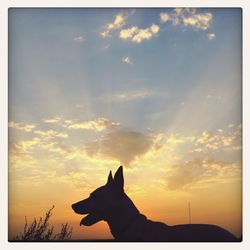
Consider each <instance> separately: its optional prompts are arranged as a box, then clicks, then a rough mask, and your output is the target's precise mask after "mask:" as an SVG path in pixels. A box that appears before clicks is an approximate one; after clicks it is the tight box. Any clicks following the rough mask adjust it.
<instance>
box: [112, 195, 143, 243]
mask: <svg viewBox="0 0 250 250" xmlns="http://www.w3.org/2000/svg"><path fill="white" fill-rule="evenodd" d="M139 216H141V214H140V212H139V210H138V209H137V208H136V206H135V205H134V203H133V202H132V201H131V199H130V198H129V197H128V196H127V195H126V194H125V193H124V194H123V196H122V198H121V201H120V202H119V205H118V206H117V209H115V211H112V214H110V215H109V217H108V219H107V223H108V225H109V228H110V231H111V233H112V235H113V236H114V237H115V238H116V239H117V238H120V236H121V235H122V234H123V233H124V232H125V231H126V230H127V229H128V227H129V226H130V224H132V223H133V222H134V220H136V219H137V217H139Z"/></svg>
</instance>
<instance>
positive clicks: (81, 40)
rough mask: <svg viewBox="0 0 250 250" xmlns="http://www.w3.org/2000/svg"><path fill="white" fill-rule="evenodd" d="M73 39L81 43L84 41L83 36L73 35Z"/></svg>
mask: <svg viewBox="0 0 250 250" xmlns="http://www.w3.org/2000/svg"><path fill="white" fill-rule="evenodd" d="M74 41H75V42H76V43H82V42H84V38H83V36H75V37H74Z"/></svg>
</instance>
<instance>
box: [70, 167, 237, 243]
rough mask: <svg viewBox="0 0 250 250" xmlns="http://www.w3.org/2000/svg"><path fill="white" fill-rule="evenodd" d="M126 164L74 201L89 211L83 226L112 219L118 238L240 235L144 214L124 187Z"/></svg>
mask: <svg viewBox="0 0 250 250" xmlns="http://www.w3.org/2000/svg"><path fill="white" fill-rule="evenodd" d="M123 186H124V179H123V169H122V166H120V167H119V169H118V170H117V171H116V173H115V175H114V178H113V177H112V173H111V171H110V173H109V176H108V181H107V183H106V185H104V186H101V187H99V188H97V189H96V190H95V191H94V192H92V193H91V194H90V196H89V197H88V198H87V199H84V200H82V201H79V202H77V203H75V204H73V205H72V208H73V210H74V211H75V212H76V213H78V214H88V215H87V216H86V217H84V218H83V219H82V220H81V222H80V226H81V225H84V226H91V225H93V224H95V223H97V222H98V221H101V220H104V221H106V222H107V223H108V225H109V227H110V230H111V233H112V235H113V236H114V238H115V240H117V241H170V242H229V241H238V239H237V238H236V237H235V236H234V235H233V234H231V233H230V232H228V231H226V230H225V229H223V228H221V227H218V226H215V225H207V224H184V225H175V226H168V225H166V224H164V223H161V222H155V221H151V220H148V219H147V218H146V216H144V215H142V214H140V212H139V211H138V209H137V208H136V207H135V205H134V204H133V202H132V201H131V200H130V198H129V197H128V196H127V195H126V194H125V192H124V190H123Z"/></svg>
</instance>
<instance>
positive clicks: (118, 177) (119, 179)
mask: <svg viewBox="0 0 250 250" xmlns="http://www.w3.org/2000/svg"><path fill="white" fill-rule="evenodd" d="M114 184H115V186H116V187H117V188H118V189H119V190H120V191H123V186H124V178H123V169H122V166H120V167H119V168H118V170H117V171H116V173H115V176H114Z"/></svg>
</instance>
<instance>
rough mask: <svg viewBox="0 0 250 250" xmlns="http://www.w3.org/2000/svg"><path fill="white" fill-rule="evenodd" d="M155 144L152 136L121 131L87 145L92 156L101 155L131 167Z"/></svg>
mask: <svg viewBox="0 0 250 250" xmlns="http://www.w3.org/2000/svg"><path fill="white" fill-rule="evenodd" d="M153 144H154V141H153V138H152V137H151V136H150V135H145V134H142V133H140V132H136V131H132V130H128V129H121V130H117V131H112V132H110V133H108V134H106V135H105V136H104V137H103V138H102V139H101V140H100V141H95V142H91V143H89V144H87V145H86V152H87V153H88V154H89V155H90V156H93V155H96V154H100V155H102V156H105V157H107V158H112V159H116V160H119V161H120V163H121V164H124V165H125V166H129V165H130V163H131V162H132V161H134V160H135V159H136V158H137V157H139V156H142V155H144V154H145V153H146V152H147V151H148V150H149V149H150V148H151V147H152V146H153Z"/></svg>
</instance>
